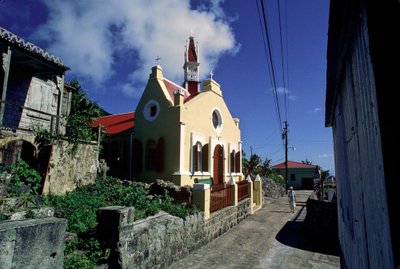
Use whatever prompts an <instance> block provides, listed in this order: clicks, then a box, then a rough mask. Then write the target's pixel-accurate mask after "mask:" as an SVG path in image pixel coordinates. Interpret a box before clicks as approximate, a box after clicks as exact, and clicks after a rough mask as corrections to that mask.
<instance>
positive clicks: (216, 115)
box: [212, 109, 222, 131]
mask: <svg viewBox="0 0 400 269" xmlns="http://www.w3.org/2000/svg"><path fill="white" fill-rule="evenodd" d="M212 124H213V127H214V129H216V130H217V131H219V130H220V129H221V126H222V118H221V113H220V112H219V111H218V110H216V109H215V110H214V111H213V112H212Z"/></svg>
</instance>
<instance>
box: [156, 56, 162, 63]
mask: <svg viewBox="0 0 400 269" xmlns="http://www.w3.org/2000/svg"><path fill="white" fill-rule="evenodd" d="M160 60H161V57H160V56H158V55H157V58H156V61H157V65H158V64H159V61H160Z"/></svg>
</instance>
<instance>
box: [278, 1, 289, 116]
mask: <svg viewBox="0 0 400 269" xmlns="http://www.w3.org/2000/svg"><path fill="white" fill-rule="evenodd" d="M277 2H278V24H279V37H280V48H281V68H282V81H283V95H284V103H285V120H286V121H287V117H288V115H287V99H288V98H287V88H286V80H285V60H284V58H285V57H284V53H283V38H282V20H281V5H280V0H277Z"/></svg>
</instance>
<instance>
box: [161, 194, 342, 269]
mask: <svg viewBox="0 0 400 269" xmlns="http://www.w3.org/2000/svg"><path fill="white" fill-rule="evenodd" d="M296 194H297V201H298V206H297V208H296V212H295V213H294V214H292V213H290V210H289V205H288V201H287V198H286V197H282V198H280V199H277V200H272V199H271V200H268V205H267V206H265V207H264V208H263V209H261V210H259V211H257V212H256V213H255V214H254V215H252V216H250V217H249V218H247V219H246V220H244V221H243V222H241V223H240V224H239V225H238V226H236V227H235V228H233V229H232V230H230V231H228V232H227V233H225V234H224V235H222V236H221V237H219V238H218V239H216V240H214V241H213V242H211V243H210V244H208V245H206V246H204V247H202V248H201V249H199V250H197V251H195V252H193V253H191V254H189V255H188V256H187V257H185V258H184V259H182V260H180V261H177V262H176V263H174V264H172V265H171V266H170V267H168V268H169V269H183V268H221V269H222V268H226V269H228V268H229V269H233V268H272V269H275V268H276V269H278V268H279V269H281V268H284V269H286V268H314V269H316V268H321V269H322V268H323V269H325V268H327V269H336V268H340V258H339V257H338V250H337V248H336V247H333V248H332V247H331V246H328V247H327V246H326V245H323V244H321V242H315V240H314V241H313V240H311V239H310V237H309V236H307V235H306V234H305V231H304V230H303V226H302V225H303V220H304V217H305V215H306V208H305V206H304V205H305V201H306V200H307V198H308V196H309V195H310V192H309V191H296ZM321 240H322V239H321Z"/></svg>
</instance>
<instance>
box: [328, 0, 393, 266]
mask: <svg viewBox="0 0 400 269" xmlns="http://www.w3.org/2000/svg"><path fill="white" fill-rule="evenodd" d="M399 14H400V4H399V2H398V1H394V0H392V1H384V2H378V1H369V0H351V1H349V0H338V1H331V4H330V14H329V32H328V50H327V84H326V109H325V110H326V114H325V124H326V126H327V127H331V128H332V131H333V142H334V151H335V171H336V178H337V183H336V187H337V198H338V199H337V206H338V213H339V218H338V224H339V239H340V246H341V250H342V251H341V253H342V255H341V263H342V266H341V267H342V268H355V269H357V268H360V269H361V268H399V267H400V230H399V227H400V218H399V212H400V210H399V209H400V203H399V195H398V192H399V188H400V181H399V180H398V171H397V165H398V161H397V160H398V159H397V157H396V156H397V155H398V150H396V146H395V145H397V142H398V139H397V137H396V136H397V133H396V132H395V131H394V127H393V126H394V125H395V123H396V122H397V120H398V118H397V117H398V115H399V114H398V112H395V111H396V110H397V109H398V104H397V98H394V92H395V91H396V90H397V89H398V88H399V82H398V70H399V69H398V68H397V66H398V59H399V48H400V42H399V39H398V38H396V35H397V33H399V30H400V27H399V26H400V17H399ZM395 137H396V138H395Z"/></svg>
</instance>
